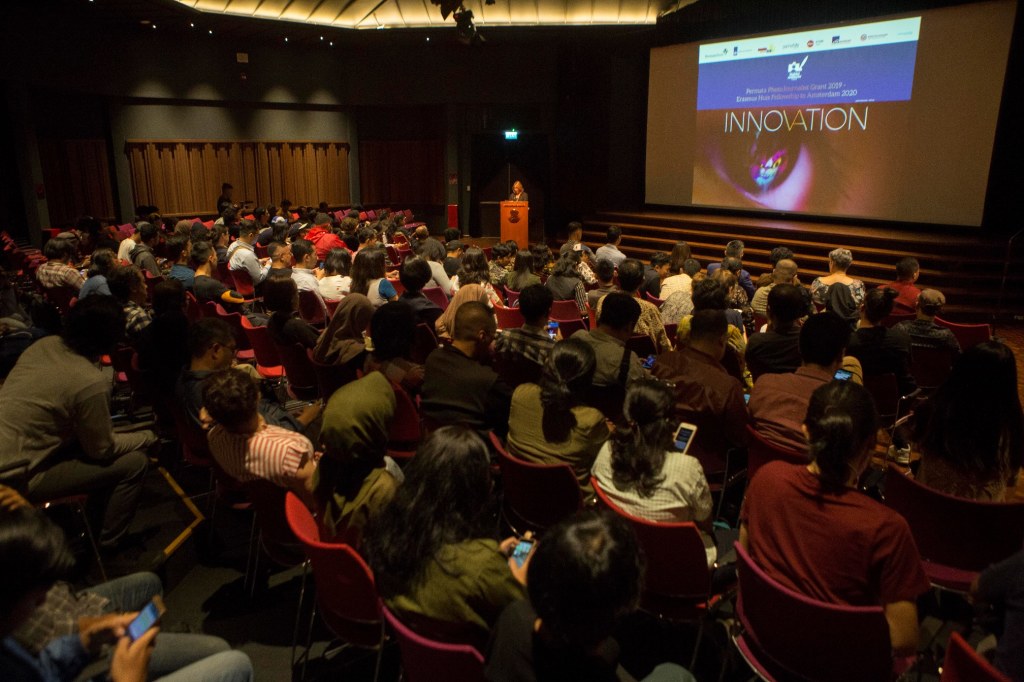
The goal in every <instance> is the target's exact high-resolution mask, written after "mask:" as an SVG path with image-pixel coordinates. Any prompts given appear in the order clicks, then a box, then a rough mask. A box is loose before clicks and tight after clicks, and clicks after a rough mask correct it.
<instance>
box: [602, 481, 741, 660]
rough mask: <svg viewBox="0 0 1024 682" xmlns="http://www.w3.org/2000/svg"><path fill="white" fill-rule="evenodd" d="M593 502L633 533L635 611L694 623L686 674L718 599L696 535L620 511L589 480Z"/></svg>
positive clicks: (689, 528) (687, 526)
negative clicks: (639, 585) (640, 585)
mask: <svg viewBox="0 0 1024 682" xmlns="http://www.w3.org/2000/svg"><path fill="white" fill-rule="evenodd" d="M590 482H591V484H592V485H593V486H594V492H595V493H596V494H597V499H598V502H599V503H600V504H601V505H603V506H604V507H606V508H608V509H610V510H611V511H613V512H615V513H616V514H618V515H619V516H621V517H622V518H624V519H625V520H626V521H628V522H629V524H630V525H631V526H632V527H633V531H634V532H635V533H636V538H637V541H638V542H639V543H640V547H641V548H643V551H644V555H645V556H646V557H647V568H646V570H645V572H644V592H643V596H642V597H641V600H640V608H642V609H643V610H645V611H647V612H649V613H653V614H654V615H656V616H658V617H660V618H666V619H668V620H688V621H695V622H697V623H698V630H697V642H696V644H694V648H693V657H692V658H691V659H690V669H691V670H692V669H693V667H694V663H695V662H696V660H697V652H698V651H699V650H700V641H701V638H702V636H703V634H704V620H705V616H707V615H708V614H709V612H710V611H711V609H712V607H714V606H715V605H716V604H717V603H718V602H719V601H721V598H722V596H721V594H717V595H712V593H711V571H710V570H709V569H708V559H707V551H706V550H705V549H704V541H703V539H702V538H701V534H700V530H698V529H697V526H696V525H695V524H694V523H692V522H686V523H654V522H652V521H648V520H646V519H642V518H640V517H638V516H634V515H632V514H630V513H629V512H627V511H625V510H623V509H622V508H621V507H619V506H618V505H617V504H615V502H614V501H612V499H611V498H610V497H609V496H608V493H607V491H605V490H604V489H603V488H601V484H600V483H598V482H597V480H596V479H593V478H592V479H590Z"/></svg>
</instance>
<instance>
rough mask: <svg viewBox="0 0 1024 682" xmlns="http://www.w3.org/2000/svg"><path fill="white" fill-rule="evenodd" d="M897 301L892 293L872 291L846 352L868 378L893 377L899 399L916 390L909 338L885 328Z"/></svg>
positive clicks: (863, 307)
mask: <svg viewBox="0 0 1024 682" xmlns="http://www.w3.org/2000/svg"><path fill="white" fill-rule="evenodd" d="M895 298H896V292H895V291H893V290H892V289H872V290H871V291H869V292H868V293H867V294H866V295H865V297H864V304H863V305H862V306H861V310H860V322H859V323H858V325H857V329H856V331H854V332H853V334H852V335H851V336H850V341H849V343H848V344H847V345H846V351H847V352H848V353H849V354H850V355H852V356H853V357H855V358H857V359H858V360H860V364H861V366H862V367H863V368H864V376H865V377H873V376H878V375H880V374H894V375H895V376H896V384H897V386H898V387H899V390H900V395H907V394H909V393H911V392H912V391H913V390H914V389H915V388H917V384H916V383H915V382H914V377H913V375H912V374H911V373H910V337H908V336H907V335H906V334H905V333H904V332H902V331H899V330H896V329H887V328H886V327H885V326H884V325H883V324H882V320H884V319H885V318H886V317H888V316H889V313H891V312H892V302H893V299H895Z"/></svg>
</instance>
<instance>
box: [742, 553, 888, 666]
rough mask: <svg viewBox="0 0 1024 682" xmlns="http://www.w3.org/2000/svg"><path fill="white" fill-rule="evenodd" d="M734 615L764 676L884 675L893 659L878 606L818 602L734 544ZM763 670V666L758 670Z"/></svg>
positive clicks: (881, 611)
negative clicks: (736, 585) (737, 586)
mask: <svg viewBox="0 0 1024 682" xmlns="http://www.w3.org/2000/svg"><path fill="white" fill-rule="evenodd" d="M736 554H737V557H738V566H737V568H738V574H739V584H740V590H739V601H738V602H737V607H736V610H737V614H738V615H739V619H740V623H742V625H743V628H744V630H745V632H744V634H743V637H744V639H745V640H747V641H749V643H750V644H751V645H752V648H753V649H754V651H755V652H757V654H756V659H757V660H756V662H755V667H758V666H760V665H763V666H764V670H765V671H766V672H768V673H769V675H768V677H767V679H772V678H775V679H806V680H830V681H831V682H847V681H849V682H854V681H858V682H859V681H861V680H887V679H890V677H891V672H892V659H891V653H890V652H891V643H890V639H889V625H888V623H887V621H886V620H885V614H884V611H883V610H882V607H881V606H843V605H837V604H827V603H825V602H820V601H817V600H815V599H811V598H809V597H805V596H804V595H802V594H800V593H798V592H795V591H793V590H791V589H789V588H788V587H785V586H783V585H781V584H779V583H778V582H776V581H775V580H773V579H772V578H770V577H769V576H768V575H767V574H766V573H765V572H764V571H763V570H761V568H760V567H759V566H758V565H757V564H755V563H754V562H753V560H752V559H751V558H750V555H749V554H747V552H746V550H745V549H743V547H742V545H740V544H739V543H736ZM758 672H761V671H758Z"/></svg>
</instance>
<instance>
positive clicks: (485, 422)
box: [421, 301, 512, 437]
mask: <svg viewBox="0 0 1024 682" xmlns="http://www.w3.org/2000/svg"><path fill="white" fill-rule="evenodd" d="M496 329H497V325H496V324H495V322H494V315H493V314H491V311H490V309H489V308H488V307H487V306H486V305H484V304H483V303H479V302H477V301H468V302H466V303H463V304H462V306H460V307H459V310H458V312H457V313H456V314H455V337H454V339H453V340H452V343H451V345H446V346H443V347H441V348H438V349H437V350H435V351H433V352H432V353H431V354H430V355H429V356H428V357H427V363H426V366H425V377H424V380H423V393H422V396H423V401H422V403H421V405H422V408H423V417H424V419H426V420H428V421H432V422H434V423H435V424H437V425H439V426H446V425H450V424H462V425H465V426H468V427H469V428H471V429H473V430H475V431H477V432H478V433H481V434H483V436H486V435H487V432H488V431H491V430H493V431H494V432H495V433H496V434H498V435H499V436H501V437H504V436H505V434H506V433H508V414H509V409H510V407H511V401H512V390H511V389H510V388H509V387H508V386H506V385H505V384H504V383H503V382H502V381H501V380H500V379H498V375H497V373H495V371H494V370H493V369H491V368H490V367H488V366H486V365H484V364H483V363H482V360H484V359H485V358H487V357H488V356H489V355H490V352H491V343H492V342H493V341H494V335H495V331H496Z"/></svg>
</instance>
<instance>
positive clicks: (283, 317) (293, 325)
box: [267, 312, 320, 348]
mask: <svg viewBox="0 0 1024 682" xmlns="http://www.w3.org/2000/svg"><path fill="white" fill-rule="evenodd" d="M267 329H269V330H270V336H271V338H273V339H274V341H276V342H277V343H279V344H281V345H283V346H290V345H291V344H293V343H301V344H302V346H303V347H304V348H313V347H314V346H316V341H317V339H318V338H320V333H319V332H317V330H316V329H314V328H313V327H312V326H310V325H309V323H307V322H306V321H305V320H303V319H302V318H300V317H299V314H298V313H297V312H296V313H292V314H290V315H288V314H281V313H274V314H273V315H271V316H270V320H269V321H268V322H267Z"/></svg>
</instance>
